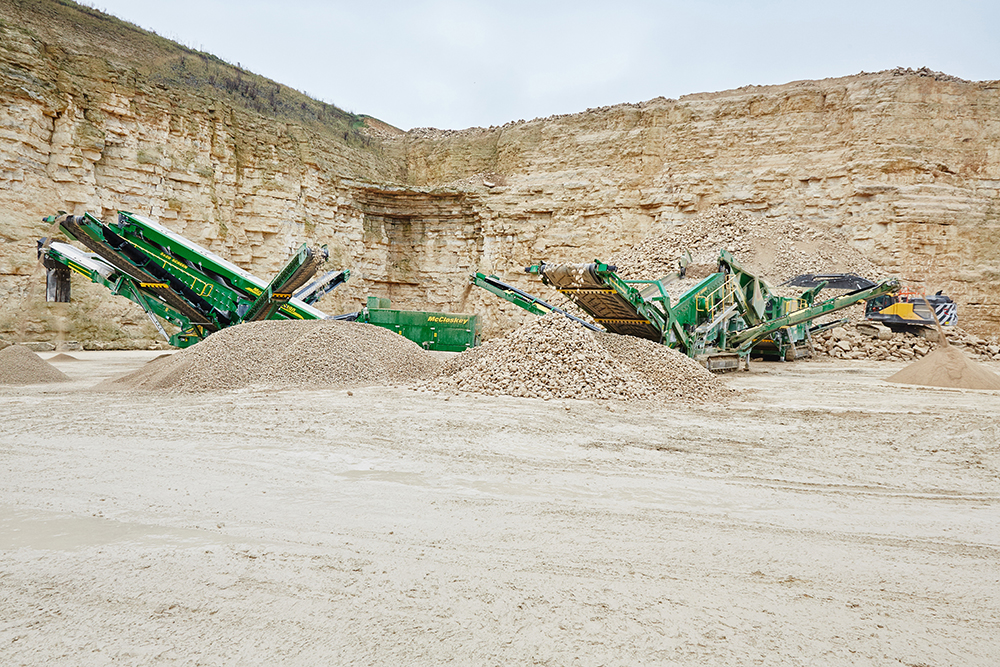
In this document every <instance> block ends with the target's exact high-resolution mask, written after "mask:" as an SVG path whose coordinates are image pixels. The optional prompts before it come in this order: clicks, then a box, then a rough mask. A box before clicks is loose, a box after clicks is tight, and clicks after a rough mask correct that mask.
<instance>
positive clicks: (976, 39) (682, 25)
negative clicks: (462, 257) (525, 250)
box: [88, 0, 1000, 129]
mask: <svg viewBox="0 0 1000 667" xmlns="http://www.w3.org/2000/svg"><path fill="white" fill-rule="evenodd" d="M88 4H91V5H92V6H95V7H97V8H98V9H102V10H104V11H107V12H109V13H111V14H114V15H115V16H118V17H119V18H122V19H125V20H128V21H131V22H132V23H135V24H137V25H139V26H141V27H143V28H147V29H150V30H153V31H155V32H157V33H158V34H160V35H163V36H165V37H169V38H171V39H174V40H176V41H179V42H181V43H183V44H186V45H187V46H191V47H194V48H197V49H200V50H203V51H207V52H209V53H213V54H215V55H217V56H219V57H220V58H223V59H224V60H227V61H229V62H231V63H239V64H240V65H242V66H243V67H244V68H245V69H248V70H251V71H253V72H256V73H258V74H262V75H264V76H267V77H269V78H272V79H275V80H277V81H280V82H281V83H284V84H286V85H289V86H291V87H293V88H297V89H299V90H301V91H304V92H306V93H308V94H309V95H311V96H312V97H315V98H317V99H321V100H324V101H326V102H330V103H333V104H336V105H337V106H339V107H340V108H342V109H345V110H347V111H351V112H354V113H364V114H369V115H371V116H375V117H376V118H380V119H382V120H384V121H386V122H388V123H391V124H392V125H395V126H397V127H400V128H402V129H411V128H414V127H438V128H445V129H462V128H466V127H473V126H482V127H488V126H490V125H502V124H504V123H506V122H508V121H514V120H519V119H525V120H528V119H531V118H537V117H544V116H549V115H552V114H560V113H575V112H578V111H583V110H585V109H587V108H590V107H599V106H605V105H611V104H618V103H622V102H641V101H644V100H648V99H652V98H654V97H659V96H663V97H680V96H681V95H685V94H688V93H696V92H705V91H716V90H726V89H729V88H737V87H739V86H743V85H748V84H775V83H786V82H788V81H796V80H799V79H822V78H826V77H834V76H845V75H849V74H856V73H858V72H861V71H867V72H873V71H878V70H883V69H891V68H893V67H897V66H900V67H912V68H918V67H929V68H930V69H932V70H937V71H942V72H945V73H948V74H952V75H954V76H958V77H961V78H964V79H970V80H977V81H978V80H994V79H1000V30H998V26H1000V2H998V1H997V0H948V1H945V0H937V1H933V2H929V1H927V0H910V1H885V2H883V1H880V0H867V1H859V0H838V1H836V2H817V1H813V2H810V1H809V0H687V1H683V0H663V1H661V2H655V1H643V0H635V1H630V0H620V1H619V2H597V1H592V0H576V1H557V0H506V1H505V0H494V1H493V2H481V1H478V0H469V1H460V0H410V1H401V2H389V1H386V0H354V1H353V2H343V1H341V0H330V1H324V0H171V1H170V2H165V1H164V0H92V2H89V3H88Z"/></svg>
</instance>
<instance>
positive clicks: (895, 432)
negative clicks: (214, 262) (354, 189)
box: [0, 352, 1000, 667]
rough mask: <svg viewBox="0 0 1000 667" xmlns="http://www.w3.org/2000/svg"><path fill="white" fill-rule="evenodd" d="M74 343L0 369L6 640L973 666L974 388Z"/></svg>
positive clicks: (994, 649) (287, 653)
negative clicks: (600, 373)
mask: <svg viewBox="0 0 1000 667" xmlns="http://www.w3.org/2000/svg"><path fill="white" fill-rule="evenodd" d="M71 354H72V356H74V357H77V360H66V359H63V360H61V361H60V360H53V362H52V363H53V365H54V366H56V367H57V368H58V369H59V370H61V371H63V372H64V373H66V374H67V375H69V376H70V378H72V379H73V381H72V382H63V383H59V384H52V385H34V386H27V387H11V386H5V387H0V406H2V407H0V415H2V417H3V418H2V419H0V664H3V665H105V664H115V665H132V664H134V665H174V664H177V665H229V664H232V665H236V664H239V665H249V664H283V665H318V664H331V665H333V664H359V665H368V664H379V665H383V664H407V665H438V664H443V663H449V664H459V665H510V664H517V665H521V664H545V665H638V664H681V665H705V664H709V665H817V664H836V665H841V664H844V665H847V664H850V665H909V666H911V667H917V666H925V667H930V666H933V667H938V666H941V665H997V664H998V658H997V656H1000V607H998V605H997V600H1000V393H998V392H989V391H972V390H954V389H936V388H926V387H919V386H912V385H895V384H889V383H886V382H884V381H883V378H885V377H888V376H890V375H892V374H893V373H895V372H896V371H898V370H900V369H901V368H903V367H904V364H901V363H891V362H871V361H861V360H858V361H853V360H852V361H848V360H838V361H822V362H817V361H799V362H795V363H787V364H779V363H772V364H763V363H758V364H754V365H753V368H752V370H751V372H749V373H746V372H741V373H738V374H732V375H729V376H725V378H726V382H727V383H728V384H730V385H731V386H733V387H736V388H738V389H741V390H744V391H743V392H742V393H741V394H740V396H739V397H737V398H736V399H735V400H732V401H729V402H726V403H725V404H724V405H723V404H709V405H702V406H698V405H695V406H692V405H687V404H677V405H673V406H670V407H664V406H663V404H662V403H661V404H659V406H654V405H651V404H640V403H623V402H606V401H572V400H549V401H544V400H538V399H520V398H504V397H487V396H480V395H464V396H463V395H452V396H447V395H442V394H435V393H429V392H428V393H424V392H418V391H413V390H407V389H399V388H394V389H386V388H366V389H353V390H350V391H348V390H322V391H308V392H299V391H281V392H273V391H271V392H265V391H254V390H242V391H238V392H229V393H225V392H216V393H198V394H170V395H163V394H156V393H142V392H133V393H106V392H90V391H88V389H89V388H90V387H92V386H93V385H95V384H96V383H97V382H99V381H100V380H102V379H104V378H107V377H111V376H114V375H118V374H121V373H124V372H128V371H131V370H134V369H136V368H138V367H139V366H141V365H142V364H143V363H144V362H146V361H147V360H149V359H152V358H153V357H155V356H157V355H158V354H160V353H157V352H117V353H112V352H74V353H71ZM43 356H47V357H52V356H54V355H43ZM984 365H985V366H987V367H988V368H990V369H992V370H994V371H1000V364H996V363H990V364H984Z"/></svg>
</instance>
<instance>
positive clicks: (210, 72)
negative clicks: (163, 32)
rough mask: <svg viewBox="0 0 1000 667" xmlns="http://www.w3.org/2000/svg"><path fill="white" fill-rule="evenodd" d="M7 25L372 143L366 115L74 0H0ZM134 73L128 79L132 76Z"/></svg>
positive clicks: (149, 77) (151, 77)
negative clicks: (368, 133) (343, 108)
mask: <svg viewBox="0 0 1000 667" xmlns="http://www.w3.org/2000/svg"><path fill="white" fill-rule="evenodd" d="M0 9H2V11H0V16H3V18H4V19H6V20H4V23H5V24H6V25H8V26H11V27H16V28H17V29H19V30H21V31H23V32H25V33H26V34H29V35H31V36H32V37H33V38H35V39H38V40H40V41H42V42H45V43H46V44H47V45H52V46H54V47H56V48H57V49H59V50H65V51H66V52H68V53H75V54H79V55H85V56H88V57H97V58H103V59H104V60H106V61H107V62H108V64H109V65H114V66H115V69H119V70H120V69H122V68H125V69H127V70H130V71H132V72H134V73H135V76H136V82H137V83H141V82H143V81H145V82H147V83H149V84H152V85H162V86H166V87H168V88H177V89H181V90H187V91H188V92H191V93H193V94H195V95H198V96H201V97H204V98H208V99H210V100H219V101H221V102H224V103H228V104H231V105H232V106H234V107H240V108H244V109H247V110H250V111H253V112H256V113H259V114H262V115H265V116H270V117H272V118H275V119H278V120H285V121H291V122H295V123H299V124H304V125H309V126H311V127H314V128H315V129H317V130H321V131H323V132H324V133H326V134H330V135H332V136H334V137H336V138H337V139H339V140H340V141H344V142H347V143H349V144H353V145H360V146H368V145H370V143H371V139H370V138H369V137H368V136H367V135H365V134H363V133H361V132H360V130H361V129H362V128H363V127H364V125H365V118H366V117H365V116H363V115H359V114H353V113H350V112H347V111H344V110H342V109H340V108H338V107H336V106H334V105H332V104H327V103H325V102H321V101H319V100H316V99H313V98H311V97H309V96H308V95H306V94H304V93H301V92H299V91H297V90H295V89H293V88H289V87H288V86H285V85H282V84H280V83H277V82H275V81H272V80H270V79H268V78H266V77H263V76H260V75H258V74H254V73H252V72H249V71H246V70H244V69H242V68H240V67H238V66H235V65H232V64H230V63H227V62H225V61H224V60H222V59H220V58H218V57H216V56H214V55H211V54H208V53H203V52H201V51H197V50H195V49H191V48H188V47H186V46H183V45H181V44H178V43H176V42H173V41H171V40H169V39H166V38H164V37H161V36H160V35H157V34H155V33H152V32H149V31H146V30H143V29H142V28H139V27H137V26H135V25H133V24H132V23H129V22H127V21H123V20H121V19H118V18H116V17H114V16H111V15H108V14H105V13H103V12H101V11H99V10H97V9H94V8H92V7H88V6H86V5H82V4H79V3H76V2H73V1H72V0H0ZM130 78H131V77H130Z"/></svg>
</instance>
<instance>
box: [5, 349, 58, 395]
mask: <svg viewBox="0 0 1000 667" xmlns="http://www.w3.org/2000/svg"><path fill="white" fill-rule="evenodd" d="M69 380H70V377H69V376H68V375H66V374H65V373H63V372H62V371H60V370H59V369H57V368H56V367H55V366H53V365H52V364H50V363H49V362H47V361H45V360H44V359H42V358H41V357H39V356H38V355H37V354H35V353H34V352H32V351H31V350H29V349H28V348H26V347H25V346H23V345H10V346H8V347H5V348H3V349H2V350H0V384H10V385H28V384H49V383H52V382H68V381H69Z"/></svg>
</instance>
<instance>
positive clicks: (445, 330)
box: [358, 296, 479, 352]
mask: <svg viewBox="0 0 1000 667" xmlns="http://www.w3.org/2000/svg"><path fill="white" fill-rule="evenodd" d="M390 306H391V303H390V301H389V299H386V298H382V297H375V296H370V297H368V305H367V306H366V307H365V309H364V310H362V311H361V314H360V316H359V317H358V321H359V322H367V323H368V324H374V325H375V326H378V327H382V328H383V329H389V330H390V331H395V332H396V333H398V334H400V335H401V336H404V337H406V338H408V339H410V340H412V341H413V342H414V343H416V344H417V345H420V346H421V347H423V348H424V349H425V350H436V351H439V352H464V351H465V350H468V349H469V348H470V347H475V346H476V345H478V344H479V320H478V317H477V316H476V315H469V314H456V313H429V312H424V311H416V310H395V309H393V308H391V307H390Z"/></svg>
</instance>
